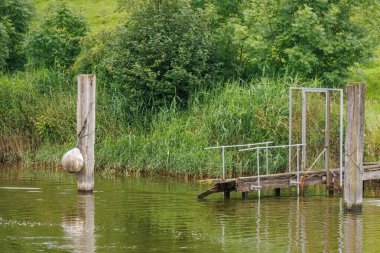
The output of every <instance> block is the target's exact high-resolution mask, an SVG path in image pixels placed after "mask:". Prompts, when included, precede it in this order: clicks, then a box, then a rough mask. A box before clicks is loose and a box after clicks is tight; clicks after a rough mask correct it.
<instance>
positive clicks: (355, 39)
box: [234, 0, 374, 84]
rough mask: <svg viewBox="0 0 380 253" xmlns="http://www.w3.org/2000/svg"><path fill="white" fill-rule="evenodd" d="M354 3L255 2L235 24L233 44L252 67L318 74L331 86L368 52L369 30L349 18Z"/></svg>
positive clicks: (338, 0) (310, 75) (340, 0)
mask: <svg viewBox="0 0 380 253" xmlns="http://www.w3.org/2000/svg"><path fill="white" fill-rule="evenodd" d="M365 2H366V3H368V5H370V3H369V2H370V1H365ZM355 6H356V3H355V1H351V2H348V1H346V0H335V1H324V0H323V1H322V0H317V1H314V0H313V1H310V0H302V1H293V0H285V1H277V0H269V1H261V0H255V1H252V2H251V3H250V5H249V7H248V8H247V9H246V10H245V11H244V21H243V23H238V24H236V25H235V39H234V43H236V44H237V45H239V46H241V47H242V48H244V54H243V56H244V59H245V61H246V62H247V64H248V65H249V66H250V68H251V69H253V70H257V71H259V72H262V71H263V70H265V69H267V68H269V69H271V70H273V71H276V72H278V71H280V72H286V71H288V72H290V73H294V74H295V75H298V76H301V77H307V78H314V77H316V76H318V77H322V78H323V79H324V80H325V82H326V83H327V84H332V83H335V84H336V82H338V81H341V80H342V79H341V78H342V77H344V76H346V75H347V73H348V68H349V67H351V66H353V65H354V64H355V63H358V62H363V61H365V60H367V58H368V57H369V56H370V55H371V53H372V52H373V46H374V43H373V40H368V39H369V37H368V36H367V34H368V33H369V32H370V31H369V30H367V29H366V26H364V25H362V24H361V23H360V22H356V21H355V20H353V19H352V18H351V14H352V13H353V10H357V9H353V8H354V7H355ZM363 7H364V6H363Z"/></svg>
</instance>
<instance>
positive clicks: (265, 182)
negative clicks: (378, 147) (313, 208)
mask: <svg viewBox="0 0 380 253" xmlns="http://www.w3.org/2000/svg"><path fill="white" fill-rule="evenodd" d="M329 173H330V175H331V178H332V184H331V185H326V183H327V172H326V171H325V170H316V171H309V172H301V171H300V172H299V175H298V176H297V172H290V173H289V172H286V173H279V174H269V175H260V176H250V177H238V178H234V179H227V180H224V181H223V180H220V179H214V180H213V184H214V186H213V187H212V188H211V189H209V190H207V191H205V192H203V193H201V194H199V195H198V199H203V198H204V197H206V196H208V195H210V194H213V193H218V192H224V194H225V196H227V197H228V196H229V193H230V192H231V191H237V192H242V193H247V192H249V191H252V190H257V189H281V188H289V187H298V185H300V188H301V189H302V188H303V187H304V186H310V185H326V186H327V187H328V189H330V190H331V189H340V186H339V169H331V170H330V172H329ZM343 174H344V169H343ZM371 179H380V163H371V164H366V165H365V166H364V171H363V180H371Z"/></svg>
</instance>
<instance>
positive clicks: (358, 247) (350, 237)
mask: <svg viewBox="0 0 380 253" xmlns="http://www.w3.org/2000/svg"><path fill="white" fill-rule="evenodd" d="M362 244H363V222H362V216H361V215H360V214H355V213H348V214H346V215H344V252H345V253H351V252H362Z"/></svg>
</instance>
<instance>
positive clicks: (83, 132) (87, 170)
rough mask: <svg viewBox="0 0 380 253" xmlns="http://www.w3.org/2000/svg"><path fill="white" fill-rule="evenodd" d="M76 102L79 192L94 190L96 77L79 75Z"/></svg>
mask: <svg viewBox="0 0 380 253" xmlns="http://www.w3.org/2000/svg"><path fill="white" fill-rule="evenodd" d="M77 81H78V100H77V135H78V145H79V150H80V152H81V153H82V156H83V160H84V162H83V168H82V170H81V171H80V172H78V174H77V185H78V191H79V192H92V191H93V189H94V166H95V157H94V144H95V93H96V76H95V75H79V76H78V77H77Z"/></svg>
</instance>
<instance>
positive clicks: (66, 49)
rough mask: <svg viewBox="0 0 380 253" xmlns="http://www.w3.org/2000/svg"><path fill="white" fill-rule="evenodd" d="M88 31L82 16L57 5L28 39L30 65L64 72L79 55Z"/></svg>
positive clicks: (26, 45)
mask: <svg viewBox="0 0 380 253" xmlns="http://www.w3.org/2000/svg"><path fill="white" fill-rule="evenodd" d="M87 30H88V27H87V24H86V22H85V20H84V19H83V17H81V16H79V15H76V14H74V13H73V12H72V11H70V9H68V7H67V6H65V5H58V7H56V9H55V10H54V14H53V15H52V16H51V17H48V18H47V19H46V18H45V19H44V20H40V21H39V22H38V24H37V26H36V27H35V28H34V29H31V30H30V31H29V33H28V35H27V37H26V40H25V46H24V47H25V52H26V55H27V58H28V65H29V66H33V67H50V66H54V68H55V69H62V68H68V67H70V66H71V65H72V64H73V63H74V61H75V59H76V57H77V56H78V54H79V53H80V47H79V41H80V39H81V38H83V37H84V35H85V34H86V32H87Z"/></svg>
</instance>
